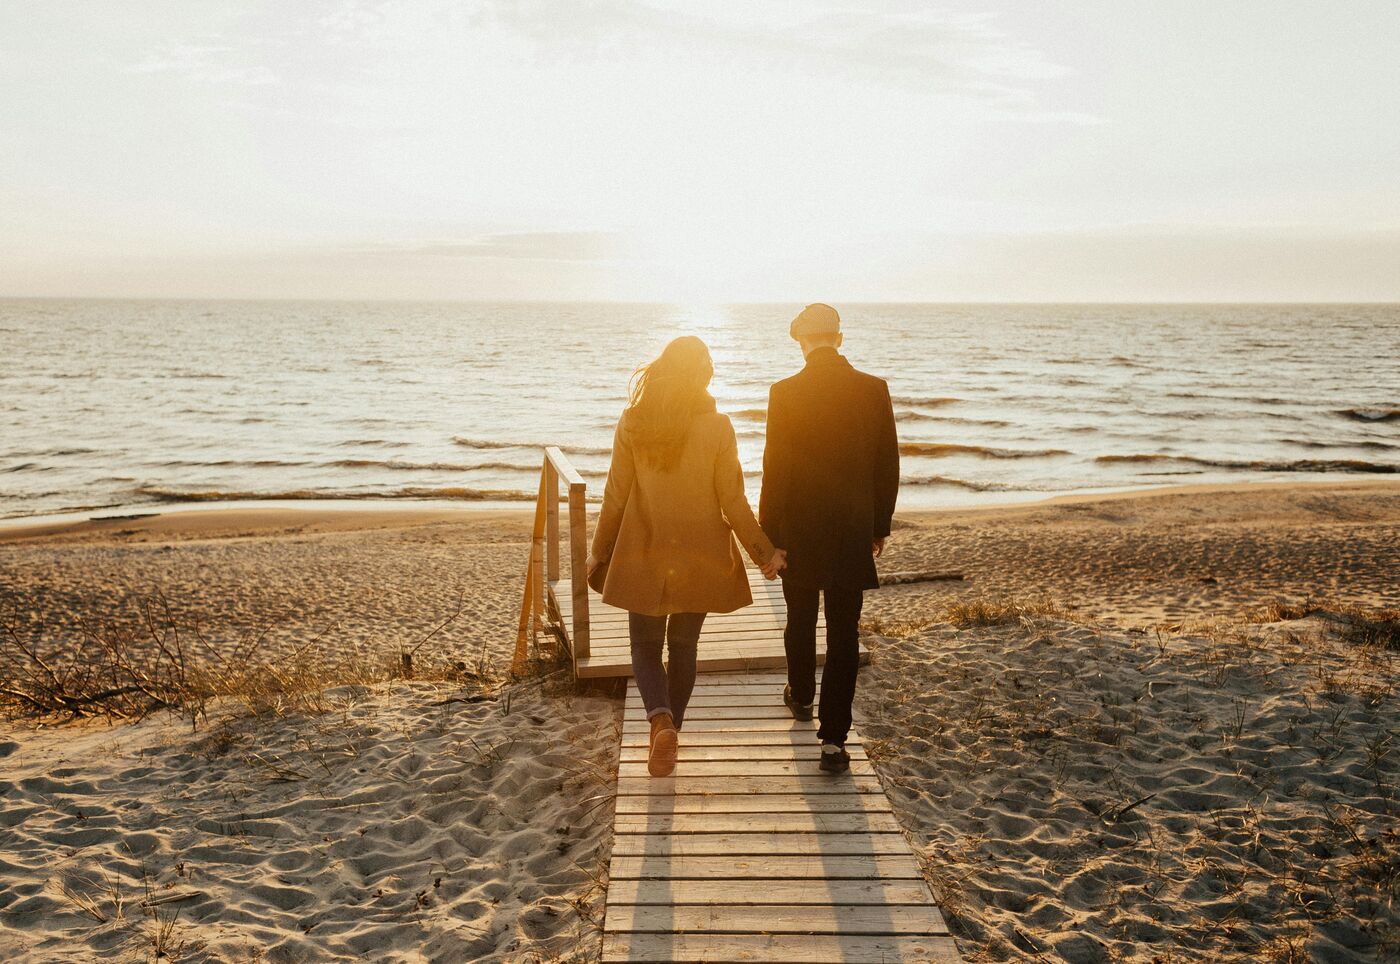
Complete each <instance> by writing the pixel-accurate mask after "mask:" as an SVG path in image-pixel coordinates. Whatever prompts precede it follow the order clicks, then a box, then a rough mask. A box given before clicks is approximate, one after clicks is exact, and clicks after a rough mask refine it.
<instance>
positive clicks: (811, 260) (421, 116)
mask: <svg viewBox="0 0 1400 964" xmlns="http://www.w3.org/2000/svg"><path fill="white" fill-rule="evenodd" d="M1397 49H1400V4H1398V3H1395V2H1394V0H1379V2H1373V0H1347V3H1345V4H1324V3H1318V2H1296V0H1231V2H1220V0H1209V2H1203V0H1172V2H1156V0H1150V2H1149V0H1058V2H1055V3H1044V2H1040V0H1019V2H1000V3H996V2H983V3H970V4H969V3H961V2H950V3H938V4H935V3H912V2H910V3H906V2H889V3H877V2H867V3H859V2H855V3H846V2H827V0H788V2H780V0H764V2H762V3H754V2H752V0H747V2H727V3H710V4H706V3H703V2H699V0H675V2H672V0H649V2H631V0H587V2H584V0H580V2H574V0H545V2H517V3H511V2H505V0H455V2H439V0H419V2H398V0H376V2H358V0H298V2H296V3H286V2H267V3H249V2H237V0H217V2H211V0H177V2H164V0H142V2H140V3H116V2H96V0H93V2H68V0H46V2H44V3H25V2H23V0H0V296H54V297H70V296H74V297H76V296H95V297H96V296H112V297H230V298H354V299H359V298H384V299H427V300H436V299H446V300H456V299H469V300H498V299H526V300H546V301H554V300H635V301H664V302H687V303H729V302H742V301H798V302H801V301H815V300H823V301H830V302H841V301H1392V300H1400V57H1397V56H1396V55H1395V52H1396V50H1397Z"/></svg>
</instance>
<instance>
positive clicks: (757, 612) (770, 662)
mask: <svg viewBox="0 0 1400 964" xmlns="http://www.w3.org/2000/svg"><path fill="white" fill-rule="evenodd" d="M748 574H749V588H750V590H751V591H752V592H753V605H752V606H747V607H745V608H743V609H741V610H739V611H738V612H733V613H724V614H717V615H711V616H709V617H707V618H706V619H705V629H704V631H703V632H702V633H701V635H700V649H699V656H698V667H699V670H700V672H702V673H704V672H717V671H721V670H759V669H774V668H779V667H783V666H786V665H787V657H786V655H785V653H784V651H783V625H784V624H785V622H786V620H787V615H786V614H787V607H786V604H785V603H784V602H783V588H782V583H780V582H778V581H776V580H775V581H773V582H769V581H768V580H766V579H764V578H763V574H762V573H761V572H759V571H758V570H757V569H750V570H748ZM566 585H567V583H565V584H564V585H560V584H556V583H551V584H550V592H551V597H552V598H553V599H555V600H556V601H557V606H558V608H559V614H560V616H561V617H562V620H563V625H564V626H565V627H568V626H569V625H570V624H571V623H572V622H573V615H574V614H573V604H572V602H571V601H570V599H569V594H568V592H566V591H565V586H566ZM588 596H589V599H588V612H589V618H588V622H589V626H590V632H589V635H590V644H589V653H588V655H587V656H580V657H578V658H577V659H576V660H575V667H576V670H575V671H576V673H577V675H578V676H579V677H580V678H582V677H598V676H630V675H632V655H631V652H630V650H629V648H628V641H627V613H626V612H624V611H623V610H621V609H615V608H613V607H612V606H605V605H603V599H602V597H601V596H599V595H598V594H597V593H596V592H593V591H592V590H589V594H588ZM861 653H862V658H863V657H864V649H862V651H861ZM825 656H826V620H825V619H824V618H822V619H819V620H818V621H817V661H818V663H821V662H822V661H823V660H824V659H825Z"/></svg>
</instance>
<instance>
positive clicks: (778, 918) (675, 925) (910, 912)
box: [605, 904, 948, 937]
mask: <svg viewBox="0 0 1400 964" xmlns="http://www.w3.org/2000/svg"><path fill="white" fill-rule="evenodd" d="M605 926H606V927H607V930H608V931H609V932H610V933H619V934H620V933H629V934H636V933H665V932H668V931H677V932H680V933H683V934H706V933H709V934H715V933H734V932H740V933H742V932H745V931H752V932H755V933H763V934H909V935H922V936H926V937H941V936H944V935H946V934H947V933H948V923H947V921H945V920H944V919H943V915H942V914H941V913H939V911H938V908H937V907H909V906H907V905H900V906H895V907H880V906H873V907H872V906H869V905H861V904H832V905H830V906H827V907H813V906H811V905H801V904H797V905H794V904H788V905H773V904H767V905H757V906H755V905H752V904H700V905H695V904H683V905H680V906H676V905H674V904H671V905H667V904H660V905H657V904H641V905H636V904H615V905H613V906H612V907H609V908H608V909H607V921H606V925H605Z"/></svg>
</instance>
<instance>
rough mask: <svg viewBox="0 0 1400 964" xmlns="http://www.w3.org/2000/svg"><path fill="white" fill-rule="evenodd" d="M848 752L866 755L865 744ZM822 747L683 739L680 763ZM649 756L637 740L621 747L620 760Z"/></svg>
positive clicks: (817, 754)
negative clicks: (701, 743) (698, 743)
mask: <svg viewBox="0 0 1400 964" xmlns="http://www.w3.org/2000/svg"><path fill="white" fill-rule="evenodd" d="M846 752H847V753H849V754H850V755H851V762H852V763H854V762H855V761H857V760H864V759H866V756H865V747H863V746H847V747H846ZM821 754H822V750H821V747H820V746H818V745H817V744H816V743H811V744H807V743H803V744H801V745H798V746H742V745H738V746H735V745H731V744H728V743H725V744H722V745H720V746H690V745H689V744H687V743H684V742H683V743H681V745H680V747H679V749H678V750H677V754H676V755H677V758H678V759H679V761H680V762H681V763H696V762H700V761H705V762H718V761H721V760H725V761H731V760H732V761H742V760H751V761H759V760H783V761H787V760H819V759H821ZM646 759H647V745H646V743H645V742H643V741H641V740H638V741H637V742H636V743H633V744H631V745H628V746H624V747H622V753H621V756H620V757H619V762H620V763H636V762H639V761H640V762H642V763H645V762H646Z"/></svg>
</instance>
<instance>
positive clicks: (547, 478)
mask: <svg viewBox="0 0 1400 964" xmlns="http://www.w3.org/2000/svg"><path fill="white" fill-rule="evenodd" d="M544 491H545V499H546V502H545V517H544V518H545V537H544V538H545V563H546V564H545V570H544V573H545V578H546V579H548V580H549V581H550V582H557V581H558V580H559V470H558V469H556V468H555V467H554V462H552V461H551V460H550V459H549V458H546V459H545V460H544Z"/></svg>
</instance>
